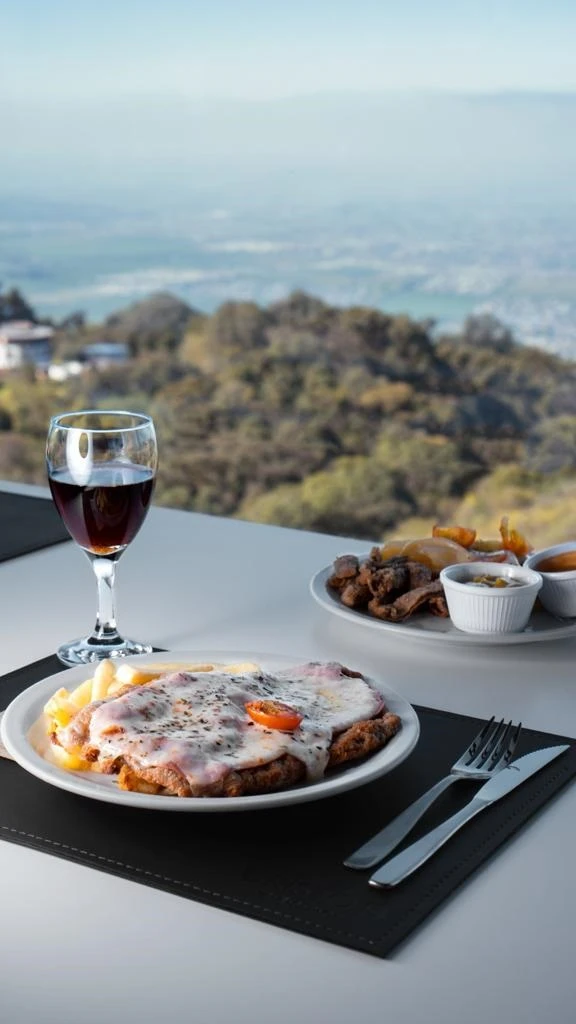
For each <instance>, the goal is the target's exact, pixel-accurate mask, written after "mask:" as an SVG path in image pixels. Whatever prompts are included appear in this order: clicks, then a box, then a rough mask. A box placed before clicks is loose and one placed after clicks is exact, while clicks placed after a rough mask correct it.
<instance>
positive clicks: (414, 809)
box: [344, 775, 458, 871]
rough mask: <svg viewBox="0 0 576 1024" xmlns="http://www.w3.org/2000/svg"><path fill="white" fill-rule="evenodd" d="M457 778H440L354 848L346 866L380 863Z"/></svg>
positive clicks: (355, 866) (360, 867) (357, 869)
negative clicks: (369, 837)
mask: <svg viewBox="0 0 576 1024" xmlns="http://www.w3.org/2000/svg"><path fill="white" fill-rule="evenodd" d="M457 778H458V777H457V776H456V775H447V776H446V778H444V779H440V781H439V782H437V783H436V785H435V786H432V788H431V789H429V790H428V791H427V792H426V793H424V794H423V795H422V796H421V797H419V798H418V800H415V801H414V803H412V804H410V806H409V807H407V808H406V810H405V811H402V813H401V814H398V815H397V817H396V818H393V819H392V821H391V822H390V823H389V824H388V825H386V826H385V828H383V829H381V830H380V832H377V833H376V835H375V836H372V838H371V839H369V840H368V842H367V843H364V845H363V846H360V847H359V848H358V849H357V850H354V853H351V854H350V856H349V857H347V858H346V860H345V861H344V866H345V867H347V868H354V869H355V870H356V871H363V870H365V869H366V868H373V867H374V865H375V864H378V861H381V860H384V858H385V857H387V856H388V854H389V853H392V850H395V849H396V847H397V846H398V845H399V844H400V843H401V842H402V840H403V839H405V838H406V836H407V835H408V833H409V832H411V831H412V829H413V828H414V825H416V823H417V822H418V821H420V818H422V817H423V815H424V814H425V813H426V811H427V810H428V808H429V807H431V806H432V804H433V803H434V801H435V800H437V799H438V797H439V796H440V794H441V793H443V792H444V790H445V789H448V786H450V785H451V784H452V783H453V782H456V781H457Z"/></svg>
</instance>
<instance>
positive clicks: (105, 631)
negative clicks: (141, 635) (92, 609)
mask: <svg viewBox="0 0 576 1024" xmlns="http://www.w3.org/2000/svg"><path fill="white" fill-rule="evenodd" d="M88 557H89V558H90V561H91V562H92V568H93V569H94V573H95V575H96V582H97V584H98V614H97V616H96V625H95V627H94V632H93V633H92V636H91V637H90V643H97V644H98V643H99V644H109V643H111V642H114V641H117V640H118V639H119V634H118V630H117V628H116V601H115V592H114V581H115V577H116V562H115V560H111V559H109V558H99V557H98V556H97V555H91V556H90V555H89V556H88Z"/></svg>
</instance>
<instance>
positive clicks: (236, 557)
mask: <svg viewBox="0 0 576 1024" xmlns="http://www.w3.org/2000/svg"><path fill="white" fill-rule="evenodd" d="M2 487H3V488H4V489H11V488H9V487H8V486H7V485H2ZM18 489H20V490H24V488H21V487H19V488H18ZM29 492H30V493H35V492H34V489H29ZM39 493H40V492H39ZM365 549H366V545H365V544H363V543H359V542H358V541H355V542H351V541H349V540H344V539H342V538H335V537H329V536H323V535H319V534H312V533H306V532H300V531H295V530H286V529H280V528H277V527H265V526H260V525H256V524H252V523H243V522H236V521H233V520H227V519H218V518H213V517H209V516H201V515H194V514H191V513H186V512H179V511H174V510H167V509H157V508H154V509H152V511H151V513H150V515H149V518H148V520H147V522H146V523H145V525H144V526H143V528H142V530H141V532H140V534H139V535H138V537H137V538H136V540H135V541H134V543H133V545H132V548H131V549H129V550H128V551H127V553H126V554H125V555H124V556H123V558H122V561H121V563H120V566H119V570H118V619H119V625H120V628H121V630H122V631H124V632H125V633H126V634H127V635H132V636H137V637H138V638H146V639H150V640H152V641H153V642H154V643H155V644H157V645H158V646H163V647H167V648H171V649H173V650H196V649H197V650H207V649H212V648H214V649H215V650H216V651H223V650H226V649H228V650H246V651H255V650H258V651H268V652H273V653H280V654H288V655H290V656H294V657H295V659H297V660H298V659H300V658H302V657H304V658H310V657H314V658H321V659H328V658H330V659H337V660H341V661H343V662H345V663H347V664H349V665H352V666H354V667H356V668H359V669H361V670H364V671H367V672H369V673H371V674H374V675H376V674H377V675H379V676H380V677H381V678H383V679H385V680H386V682H387V683H388V684H389V685H390V686H392V688H393V689H395V690H397V691H399V692H400V693H402V694H403V695H404V696H405V697H406V698H407V699H408V700H409V701H411V702H414V703H422V704H429V705H431V706H435V707H442V708H448V709H451V710H454V711H460V712H463V713H466V714H471V715H479V716H489V715H491V714H493V713H494V714H497V715H499V716H506V717H511V718H514V719H519V718H520V719H522V721H523V722H524V723H525V725H526V726H532V727H534V728H539V729H545V730H550V731H554V732H558V733H561V734H564V735H570V736H574V735H576V678H575V675H576V673H575V664H576V641H574V640H564V641H557V642H554V643H537V644H526V645H522V646H512V647H502V648H493V647H490V648H487V647H484V648H480V647H456V646H454V647H449V646H445V645H443V644H438V643H436V642H418V641H416V642H415V641H410V643H407V642H406V641H405V640H404V638H403V637H396V636H394V635H391V634H384V633H382V634H379V633H377V632H376V631H375V630H373V629H368V628H366V627H363V626H360V625H356V624H348V623H346V622H344V621H343V620H342V619H339V618H336V617H335V616H331V615H330V614H329V613H327V612H325V611H324V610H323V609H321V608H319V607H318V606H316V604H315V603H314V602H313V601H312V599H311V598H310V597H309V595H308V582H309V578H310V576H311V575H312V573H313V572H315V571H316V570H317V569H319V568H321V567H322V566H323V565H325V564H327V563H328V562H330V561H331V560H332V559H333V558H334V557H335V556H336V555H338V554H342V553H344V552H347V551H356V552H361V551H363V550H365ZM0 595H1V597H0V612H1V618H0V622H1V640H2V643H1V644H0V673H4V672H8V671H10V670H11V669H14V668H18V667H19V666H20V665H22V664H24V663H27V662H30V661H33V660H35V659H37V658H42V657H44V656H45V655H47V654H50V653H51V652H53V651H54V649H55V648H56V646H57V645H58V644H59V643H60V642H62V641H63V640H67V639H70V638H72V637H74V636H77V635H80V634H82V633H84V632H86V631H87V629H88V628H89V627H91V626H92V624H93V619H94V616H95V596H96V595H95V583H94V580H93V578H92V573H91V569H90V566H89V564H88V562H87V560H86V559H85V558H84V557H83V555H82V554H81V552H80V551H79V550H78V548H76V547H75V546H74V545H73V544H72V543H70V544H63V545H58V546H56V547H52V548H49V549H45V550H43V551H41V552H38V553H36V554H32V555H27V556H24V557H22V558H18V559H15V560H13V561H9V562H4V563H2V564H0ZM575 823H576V787H574V786H569V787H567V788H566V789H565V790H564V791H563V793H562V794H561V795H560V796H559V797H558V798H557V799H556V800H555V801H554V802H553V803H551V804H550V805H549V806H548V807H547V808H545V809H544V811H542V812H541V813H540V814H539V815H538V817H537V818H536V819H535V820H534V821H532V822H531V823H529V824H528V825H527V827H526V828H525V829H524V830H523V831H522V833H521V835H519V836H518V837H517V838H516V839H515V840H513V841H512V842H510V843H509V844H508V845H507V846H506V847H505V848H504V849H503V850H502V851H500V852H499V853H498V854H497V855H496V856H495V857H493V858H492V860H491V861H490V863H489V864H487V865H485V866H484V867H483V868H482V869H481V870H479V871H478V872H477V873H476V874H475V875H474V877H473V878H471V879H470V880H469V881H468V882H467V883H466V884H465V885H464V886H463V887H462V888H461V889H460V891H459V892H458V893H457V894H456V895H455V896H454V897H453V898H452V899H451V900H449V901H448V902H446V903H445V904H444V905H443V906H442V907H441V909H440V910H439V911H438V912H436V914H434V915H433V916H432V917H431V918H429V919H428V920H427V921H426V922H425V923H424V924H423V925H422V926H421V927H420V928H419V929H418V930H417V932H415V933H413V935H412V936H411V937H410V939H409V940H408V941H407V942H405V943H404V944H403V946H401V947H399V948H398V949H397V950H396V951H395V952H393V953H392V954H391V955H390V957H389V958H388V959H387V960H380V959H377V958H375V957H372V956H369V955H366V954H364V953H359V952H355V951H352V950H347V949H343V948H340V947H337V946H333V945H331V944H328V943H324V942H322V941H320V940H318V939H313V938H307V937H305V936H301V935H297V934H295V933H291V932H289V931H285V930H283V929H280V928H276V927H275V926H272V925H268V924H261V923H259V922H256V921H252V920H249V919H248V918H244V917H240V916H237V915H234V914H231V913H228V912H226V911H222V910H217V909H214V908H211V907H205V906H202V905H200V904H197V903H194V902H193V901H191V900H187V899H182V898H180V897H178V896H173V895H170V894H167V893H164V892H160V891H159V890H156V889H150V888H147V887H146V886H141V885H138V884H137V883H133V882H129V881H125V880H123V879H118V878H115V877H113V876H111V875H108V874H104V873H101V872H98V871H95V870H92V869H91V868H87V867H81V866H78V865H75V864H72V863H70V862H67V861H64V860H59V859H57V858H55V857H50V856H48V855H46V854H44V853H37V852H35V851H32V850H28V849H25V848H22V847H19V846H15V845H12V844H11V843H7V842H0V944H1V949H0V1020H1V1021H2V1022H3V1024H31V1022H33V1021H41V1022H43V1024H44V1022H47V1024H51V1022H52V1021H54V1022H58V1024H68V1022H70V1024H72V1022H74V1024H78V1022H81V1024H96V1022H100V1021H106V1022H110V1024H116V1022H117V1021H118V1022H120V1021H121V1022H132V1021H134V1022H138V1024H148V1022H155V1024H156V1022H158V1021H160V1020H164V1019H166V1020H167V1021H170V1024H180V1022H182V1024H184V1022H186V1024H189V1022H191V1021H194V1022H196V1024H232V1022H236V1024H243V1022H251V1024H270V1022H271V1021H274V1022H279V1024H284V1022H286V1024H288V1022H289V1024H294V1022H297V1021H300V1022H302V1024H307V1022H312V1021H314V1022H317V1021H320V1022H323V1021H330V1022H332V1024H340V1022H342V1024H344V1022H346V1024H349V1022H350V1021H358V1022H359V1024H372V1022H378V1024H382V1022H383V1021H393V1022H394V1024H420V1022H422V1024H424V1022H426V1024H431V1022H432V1024H435V1022H439V1024H440V1022H441V1024H461V1022H462V1021H465V1022H466V1024H476V1022H478V1024H480V1022H482V1024H485V1022H486V1021H487V1020H502V1021H506V1022H507V1024H516V1022H518V1024H520V1022H522V1024H532V1022H533V1024H542V1022H544V1021H546V1024H567V1022H569V1021H572V1020H573V1019H574V1014H575V1011H574V1000H575V998H576V969H575V967H576V965H575V960H576V950H575V948H574V942H573V935H574V931H575V927H576V887H575V885H574V850H575V849H576V824H575ZM374 824H375V827H376V826H377V825H378V824H379V823H378V822H375V823H374ZM231 855H233V851H231ZM382 898H384V899H385V898H386V896H385V894H382ZM496 1008H497V1011H498V1012H497V1015H495V1016H493V1013H494V1010H495V1009H496Z"/></svg>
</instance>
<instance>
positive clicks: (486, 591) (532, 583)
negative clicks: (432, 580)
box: [440, 562, 542, 633]
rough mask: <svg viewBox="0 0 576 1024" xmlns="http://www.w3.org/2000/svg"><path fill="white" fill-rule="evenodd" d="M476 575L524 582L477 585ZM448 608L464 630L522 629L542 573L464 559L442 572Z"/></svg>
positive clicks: (469, 631)
mask: <svg viewBox="0 0 576 1024" xmlns="http://www.w3.org/2000/svg"><path fill="white" fill-rule="evenodd" d="M475 576H499V577H500V576H502V577H504V579H507V580H515V581H517V582H518V583H520V584H522V585H521V586H511V587H476V586H471V585H470V583H469V582H466V581H467V580H468V581H470V580H472V579H474V577H475ZM440 582H441V583H442V585H443V587H444V593H445V595H446V604H447V605H448V612H449V614H450V618H451V620H452V622H453V623H454V625H455V626H456V627H457V628H458V629H461V630H463V631H464V632H465V633H519V632H521V631H522V630H523V629H525V628H526V626H527V624H528V620H529V618H530V613H531V611H532V608H533V607H534V602H535V600H536V596H537V594H538V592H539V590H540V589H541V587H542V577H541V575H540V573H538V572H535V571H534V570H533V569H529V568H526V567H525V566H523V565H508V564H507V563H503V562H502V563H501V562H464V563H463V564H459V565H448V566H447V567H446V568H445V569H442V572H441V573H440Z"/></svg>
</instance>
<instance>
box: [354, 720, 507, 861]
mask: <svg viewBox="0 0 576 1024" xmlns="http://www.w3.org/2000/svg"><path fill="white" fill-rule="evenodd" d="M521 729H522V724H521V723H519V724H518V725H513V724H512V722H508V723H507V724H506V725H505V724H504V719H501V721H500V722H496V721H495V719H494V717H492V718H491V719H490V721H489V722H486V725H485V726H484V727H483V728H482V729H481V730H480V732H479V733H478V735H477V736H475V737H474V739H473V740H472V743H471V744H470V746H469V747H467V748H466V750H465V751H464V753H463V754H462V756H461V757H459V758H458V760H457V761H455V762H454V764H453V765H452V767H451V769H450V773H449V775H446V777H445V778H443V779H440V781H439V782H437V783H436V785H434V786H432V788H431V789H429V790H428V791H427V792H426V793H424V795H423V796H421V797H419V799H418V800H415V801H414V803H412V804H410V806H409V807H407V808H406V810H405V811H402V813H401V814H399V815H398V816H397V817H396V818H394V819H393V820H392V821H391V822H390V823H389V824H388V825H386V827H385V828H383V829H381V830H380V832H377V833H376V835H374V836H372V838H371V839H369V840H368V842H367V843H364V844H363V845H362V846H360V847H359V849H357V850H355V851H354V853H352V854H350V856H349V857H347V858H346V860H345V861H344V865H345V867H347V868H355V869H356V870H358V871H362V870H364V869H366V868H371V867H374V865H375V864H378V862H379V861H381V860H384V858H385V857H387V856H388V854H389V853H391V852H392V850H395V849H396V847H397V846H398V844H399V843H401V842H402V840H403V839H404V838H405V836H407V835H408V833H409V832H410V831H411V830H412V829H413V828H414V825H415V824H416V823H417V822H418V821H420V818H421V817H422V816H423V815H424V814H425V812H426V811H427V810H428V808H429V807H431V805H432V804H433V803H434V801H435V800H436V799H437V798H438V797H439V796H440V794H441V793H443V792H444V790H445V789H448V787H449V786H451V785H452V783H453V782H459V781H461V780H462V779H468V780H471V779H472V780H474V779H477V780H478V781H481V780H482V779H489V778H490V777H491V776H492V775H495V774H496V772H499V771H500V770H501V769H502V768H506V767H507V765H508V764H509V763H510V761H511V759H512V754H513V753H514V750H515V749H516V745H517V743H518V738H519V736H520V731H521Z"/></svg>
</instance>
